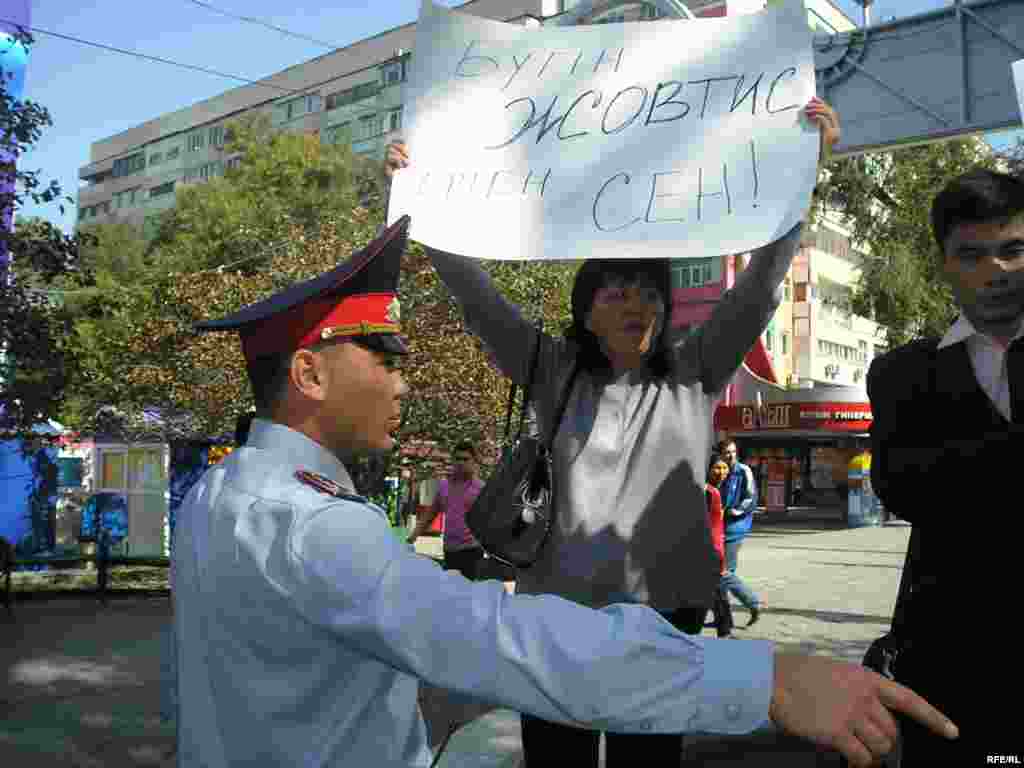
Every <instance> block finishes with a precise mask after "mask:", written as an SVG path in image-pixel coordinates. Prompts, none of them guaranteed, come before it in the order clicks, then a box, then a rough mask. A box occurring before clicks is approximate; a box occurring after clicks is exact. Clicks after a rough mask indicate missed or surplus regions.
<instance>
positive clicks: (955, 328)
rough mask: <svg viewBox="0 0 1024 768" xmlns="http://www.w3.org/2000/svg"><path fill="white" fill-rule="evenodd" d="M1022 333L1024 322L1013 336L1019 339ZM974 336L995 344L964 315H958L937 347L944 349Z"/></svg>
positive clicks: (1023, 332) (1023, 331)
mask: <svg viewBox="0 0 1024 768" xmlns="http://www.w3.org/2000/svg"><path fill="white" fill-rule="evenodd" d="M1022 334H1024V324H1022V325H1021V326H1020V327H1019V328H1018V329H1017V334H1016V335H1015V336H1014V337H1013V338H1014V339H1019V338H1020V337H1021V335H1022ZM974 336H978V337H980V338H981V339H984V340H985V341H987V342H989V343H990V344H993V345H994V344H995V341H994V340H993V339H991V338H989V337H988V336H986V335H985V334H984V333H981V332H980V331H979V330H978V329H976V328H975V327H974V324H973V323H972V322H971V321H970V320H968V319H967V316H966V315H960V317H958V318H957V319H956V322H955V323H953V325H952V326H951V327H950V329H949V330H948V331H946V335H945V336H943V337H942V341H940V342H939V347H938V348H939V349H945V348H946V347H951V346H953V345H954V344H959V343H960V342H961V341H967V340H968V339H970V338H972V337H974Z"/></svg>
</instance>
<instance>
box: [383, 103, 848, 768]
mask: <svg viewBox="0 0 1024 768" xmlns="http://www.w3.org/2000/svg"><path fill="white" fill-rule="evenodd" d="M805 113H806V115H807V117H808V118H809V119H810V120H812V121H813V122H815V123H816V124H817V125H818V126H819V130H820V135H821V152H822V156H827V154H828V152H829V151H830V150H831V148H832V146H833V145H834V144H835V143H836V142H837V141H838V139H839V121H838V118H837V116H836V114H835V112H834V111H833V110H832V108H831V107H829V106H828V105H827V104H825V103H824V102H822V101H820V100H819V99H817V98H815V99H813V100H812V101H811V102H810V103H809V104H808V105H807V106H806V107H805ZM408 164H409V155H408V153H407V151H406V147H405V145H404V144H402V143H396V144H392V145H391V146H389V147H388V154H387V159H386V164H385V167H386V171H387V173H388V175H389V176H390V175H391V174H392V173H393V172H394V171H395V170H397V169H399V168H403V167H405V166H407V165H408ZM800 231H801V225H797V226H796V227H794V228H793V229H792V230H791V231H790V232H789V233H788V234H786V235H785V236H784V237H782V238H781V239H780V240H777V241H776V242H773V243H770V244H768V245H766V246H764V247H762V248H760V249H758V251H757V252H756V253H755V254H754V256H753V258H752V260H751V263H750V266H749V267H748V268H747V269H746V270H745V271H744V272H743V273H742V274H741V275H740V276H739V278H738V279H737V281H736V285H735V287H734V288H733V289H731V290H730V291H729V292H727V293H726V294H725V295H723V296H722V298H721V300H720V301H719V302H718V305H717V306H716V307H715V309H714V312H713V313H712V315H711V317H710V319H709V320H708V321H707V322H706V323H705V324H704V325H703V326H702V327H700V328H699V329H698V330H697V331H696V332H695V333H693V334H691V335H689V336H688V337H687V338H686V339H685V340H684V341H682V342H680V343H677V341H676V340H675V339H674V338H673V334H672V333H671V332H670V330H669V328H668V325H669V318H670V313H671V284H670V272H669V263H668V261H667V260H660V259H638V260H630V259H616V260H608V259H602V260H598V259H592V260H588V261H586V262H584V264H583V266H582V267H581V268H580V270H579V272H578V273H577V275H576V278H575V283H574V286H573V291H572V325H571V326H570V328H569V329H568V331H567V332H566V334H565V337H564V338H554V337H552V336H550V335H547V334H538V333H537V332H535V331H534V329H533V328H532V327H531V325H530V323H529V322H528V321H527V320H526V319H525V318H524V317H523V316H522V314H521V313H520V311H519V309H518V308H517V307H515V306H513V305H512V304H510V303H509V302H508V301H507V300H506V299H505V298H504V297H503V296H502V295H501V294H500V293H499V292H498V291H497V290H496V288H495V286H494V285H493V284H492V282H491V280H490V278H489V277H488V275H487V273H486V272H485V271H484V270H482V269H481V268H480V267H479V266H478V265H477V264H476V263H475V262H474V261H473V259H472V258H468V257H465V256H457V255H454V254H449V253H444V252H440V251H436V250H432V249H428V253H429V254H430V257H431V259H432V261H433V264H434V267H435V268H436V269H437V271H438V273H439V274H440V276H441V278H442V280H443V281H444V282H445V284H446V285H447V287H448V289H449V290H450V291H451V293H452V294H453V296H454V297H455V298H456V300H457V301H458V302H459V304H460V305H461V307H462V310H463V313H464V315H465V321H466V324H467V326H468V327H469V329H470V330H471V331H472V332H473V333H475V334H476V335H477V336H479V337H480V339H481V340H482V341H483V342H484V344H486V345H487V347H488V348H489V349H490V350H491V351H492V352H493V353H494V357H495V359H496V361H497V363H498V365H499V367H500V368H501V370H502V372H503V373H504V374H505V375H507V376H508V377H509V378H511V379H512V380H513V381H514V382H515V383H517V384H519V385H521V386H522V385H523V384H525V380H526V378H527V376H528V375H529V366H530V361H531V359H532V353H533V349H534V345H535V344H537V343H539V344H540V349H539V356H538V362H537V368H536V372H535V374H534V375H535V380H534V387H535V389H534V391H535V392H536V396H535V400H534V403H535V407H536V411H537V416H538V419H539V422H540V426H541V428H542V429H543V430H545V431H547V430H549V428H550V427H549V425H550V422H551V420H552V419H553V411H554V410H555V409H556V407H557V403H558V400H559V394H560V393H561V392H562V390H563V389H564V388H565V387H566V386H567V385H568V384H569V383H570V382H571V386H572V391H571V392H570V393H569V397H568V401H567V403H568V404H567V406H566V409H565V415H564V417H563V419H562V422H561V424H559V425H558V429H557V433H556V437H555V440H554V444H553V454H554V456H553V458H554V466H555V506H554V510H555V524H554V526H553V530H552V533H551V537H550V538H549V540H548V542H547V543H546V545H545V548H544V551H543V552H542V554H541V557H540V559H539V560H538V561H537V562H536V563H535V564H534V565H533V566H532V567H530V568H529V569H526V570H523V571H520V572H519V573H518V580H517V592H523V593H527V594H555V595H559V596H561V597H564V598H566V599H569V600H572V601H575V602H577V603H581V604H583V605H586V606H590V607H594V608H600V607H604V606H607V605H610V604H613V603H643V604H646V605H650V606H651V607H652V608H654V609H656V610H658V611H659V612H660V613H661V614H662V615H663V616H664V617H665V619H666V620H668V621H669V622H671V623H672V624H673V625H674V626H676V627H677V628H679V629H681V630H682V631H684V632H688V633H691V634H696V633H699V632H700V630H701V627H702V625H703V619H704V616H705V614H706V612H707V609H708V608H709V607H710V605H711V603H712V602H713V600H714V594H715V590H716V589H717V588H718V581H719V572H720V570H721V568H720V566H719V563H718V558H717V556H716V554H715V551H714V549H713V547H712V545H711V539H710V534H709V531H708V525H707V513H706V507H705V500H704V472H705V468H706V466H707V461H708V453H709V450H710V447H711V444H712V441H713V426H712V415H713V412H714V408H715V404H716V402H717V399H718V397H719V396H720V394H721V392H722V391H723V389H724V388H725V386H726V385H727V384H728V383H729V381H730V379H731V378H732V376H733V374H734V373H735V372H736V370H737V369H738V368H739V366H740V364H741V362H742V360H743V358H744V356H745V355H746V353H747V351H748V350H749V349H750V348H751V346H753V344H754V343H755V341H756V340H757V338H758V336H759V335H760V334H761V333H762V332H763V331H764V329H765V327H766V326H767V325H768V322H769V320H770V319H771V317H772V315H773V314H774V312H775V310H776V308H777V307H778V305H779V302H780V301H781V288H780V286H781V283H782V280H783V278H784V277H785V275H786V273H787V271H788V270H789V266H790V263H791V262H792V259H793V256H794V254H795V253H796V250H797V248H798V246H799V243H800ZM573 255H574V256H575V255H576V254H573ZM574 374H575V375H574ZM595 672H596V673H597V674H599V671H596V670H595ZM599 736H600V734H599V733H598V732H596V731H586V730H581V729H575V728H571V727H568V726H564V725H559V724H554V723H548V722H545V721H542V720H539V719H537V718H534V717H531V716H527V715H524V716H523V747H524V750H525V753H526V761H527V766H528V768H540V767H541V766H545V765H547V764H549V763H550V764H554V763H555V762H558V763H562V762H564V757H563V755H565V754H571V755H573V758H572V763H573V765H582V766H596V765H597V764H598V745H599ZM637 739H642V740H643V741H641V742H640V743H639V744H638V743H637ZM681 751H682V737H681V736H674V735H667V736H666V735H653V734H652V735H627V734H610V735H609V737H608V739H607V762H606V765H607V766H609V768H618V767H619V766H624V765H627V764H628V763H629V762H630V761H635V759H636V755H637V754H642V755H644V763H645V765H650V766H673V768H675V766H678V765H679V760H680V754H681Z"/></svg>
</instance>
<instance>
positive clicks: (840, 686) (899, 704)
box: [768, 653, 959, 768]
mask: <svg viewBox="0 0 1024 768" xmlns="http://www.w3.org/2000/svg"><path fill="white" fill-rule="evenodd" d="M889 710H893V711H895V712H900V713H902V714H904V715H908V716H910V717H912V718H914V719H915V720H917V721H918V722H920V723H921V724H922V725H924V726H926V727H928V728H930V729H931V730H933V731H935V732H936V733H938V734H940V735H942V736H945V737H946V738H950V739H954V738H956V737H957V736H958V735H959V732H958V731H957V728H956V726H955V725H953V723H952V722H951V721H950V720H949V719H948V718H946V717H945V716H943V715H942V713H941V712H939V711H938V710H937V709H935V708H934V707H933V706H931V705H930V704H929V703H928V702H927V701H925V700H924V699H922V698H921V697H920V696H918V695H917V694H916V693H914V692H913V691H912V690H910V689H909V688H905V687H904V686H902V685H900V684H899V683H894V682H892V681H891V680H886V679H885V678H884V677H882V676H881V675H878V674H875V673H874V672H872V671H871V670H869V669H866V668H865V667H861V666H857V665H854V664H849V663H846V662H841V661H835V660H833V659H828V658H825V657H823V656H803V655H799V654H789V653H777V654H775V687H774V690H773V692H772V702H771V705H770V707H769V708H768V716H769V717H770V718H771V719H772V721H774V723H775V724H776V725H777V726H779V727H780V728H782V729H783V730H784V731H787V732H788V733H792V734H793V735H795V736H801V737H803V738H805V739H808V740H810V741H812V742H815V743H816V744H821V745H823V746H828V747H831V748H833V749H836V750H838V751H839V752H842V753H843V755H845V756H846V758H847V759H848V760H849V761H850V763H851V764H852V765H855V766H864V768H867V766H870V765H872V764H874V763H876V762H877V761H878V760H880V759H881V758H883V757H884V756H885V755H887V754H888V753H889V752H891V751H892V749H893V747H894V746H895V744H896V738H897V736H898V735H899V728H898V726H897V725H896V720H895V719H894V718H893V716H892V713H891V712H890V711H889Z"/></svg>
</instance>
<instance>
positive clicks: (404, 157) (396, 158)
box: [384, 140, 409, 179]
mask: <svg viewBox="0 0 1024 768" xmlns="http://www.w3.org/2000/svg"><path fill="white" fill-rule="evenodd" d="M408 165H409V152H408V150H407V149H406V147H405V142H404V141H402V140H398V141H393V142H391V143H390V144H388V149H387V152H386V154H385V155H384V175H385V176H387V177H388V178H389V179H390V178H391V177H392V176H394V175H395V171H398V170H401V169H402V168H405V167H406V166H408Z"/></svg>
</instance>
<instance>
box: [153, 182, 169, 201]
mask: <svg viewBox="0 0 1024 768" xmlns="http://www.w3.org/2000/svg"><path fill="white" fill-rule="evenodd" d="M173 191H174V182H173V181H168V182H165V183H163V184H161V185H160V186H158V187H153V188H152V189H151V190H149V196H150V197H151V198H153V197H161V196H162V195H169V194H171V193H172V192H173Z"/></svg>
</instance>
